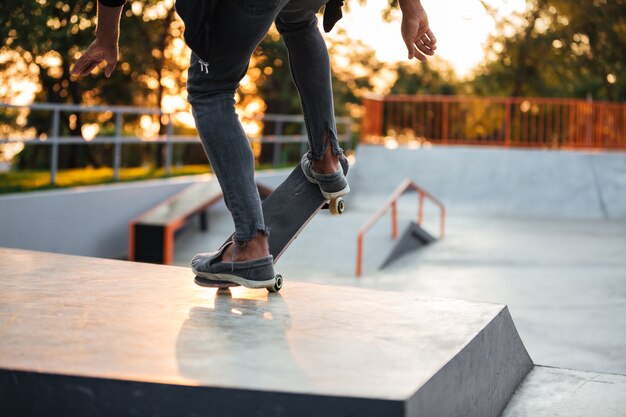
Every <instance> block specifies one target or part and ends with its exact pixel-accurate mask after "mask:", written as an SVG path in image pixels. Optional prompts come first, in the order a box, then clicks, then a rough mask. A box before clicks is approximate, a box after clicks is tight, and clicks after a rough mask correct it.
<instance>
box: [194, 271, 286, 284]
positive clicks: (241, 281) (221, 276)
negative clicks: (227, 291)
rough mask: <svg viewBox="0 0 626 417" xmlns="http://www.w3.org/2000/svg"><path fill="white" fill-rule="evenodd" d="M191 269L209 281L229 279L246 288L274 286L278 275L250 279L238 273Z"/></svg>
mask: <svg viewBox="0 0 626 417" xmlns="http://www.w3.org/2000/svg"><path fill="white" fill-rule="evenodd" d="M191 271H192V272H193V273H194V274H196V275H197V276H199V277H200V278H204V279H207V280H209V281H228V282H233V283H235V284H238V285H241V286H242V287H246V288H269V287H273V286H274V284H276V276H274V277H272V279H268V280H265V281H253V280H248V279H245V278H242V277H240V276H237V275H232V274H225V273H220V274H213V273H210V272H201V271H197V270H196V269H194V268H191Z"/></svg>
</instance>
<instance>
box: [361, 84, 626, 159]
mask: <svg viewBox="0 0 626 417" xmlns="http://www.w3.org/2000/svg"><path fill="white" fill-rule="evenodd" d="M363 105H364V110H365V112H364V117H363V120H362V125H361V143H369V144H386V143H387V144H388V143H389V142H393V143H399V144H403V143H413V142H416V143H418V144H419V143H433V144H450V145H491V146H511V147H513V146H515V147H534V148H567V149H603V150H620V149H621V150H624V149H626V104H622V103H609V102H594V101H591V100H579V99H558V98H530V97H527V98H523V97H471V96H465V97H464V96H411V95H391V96H383V97H373V96H371V97H367V98H365V99H364V100H363Z"/></svg>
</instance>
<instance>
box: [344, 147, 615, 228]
mask: <svg viewBox="0 0 626 417" xmlns="http://www.w3.org/2000/svg"><path fill="white" fill-rule="evenodd" d="M407 177H409V178H411V179H413V180H414V181H415V182H416V183H418V184H420V185H421V186H423V187H424V188H425V189H427V190H429V191H430V192H432V193H433V194H434V195H436V196H437V197H438V198H440V199H441V200H442V201H443V202H444V203H445V204H446V208H447V209H448V210H449V212H450V214H451V215H453V216H454V215H480V216H493V215H497V216H512V217H523V218H532V217H535V218H561V219H563V218H581V219H626V153H624V152H612V153H585V152H573V151H546V150H522V149H504V148H480V147H469V148H468V147H433V148H429V149H426V148H420V149H408V148H402V147H400V148H397V149H387V148H385V147H383V146H368V145H361V146H359V147H358V150H357V164H356V166H355V168H354V170H353V171H352V173H351V177H350V182H351V188H352V189H353V190H354V193H353V196H351V198H352V199H351V200H350V201H347V202H348V203H349V204H355V205H358V206H359V207H372V208H376V207H378V205H380V204H381V202H382V201H383V200H384V197H385V196H386V195H387V194H388V193H389V192H390V190H393V189H394V188H395V187H396V186H397V185H398V184H399V183H400V182H401V181H402V180H403V179H404V178H407Z"/></svg>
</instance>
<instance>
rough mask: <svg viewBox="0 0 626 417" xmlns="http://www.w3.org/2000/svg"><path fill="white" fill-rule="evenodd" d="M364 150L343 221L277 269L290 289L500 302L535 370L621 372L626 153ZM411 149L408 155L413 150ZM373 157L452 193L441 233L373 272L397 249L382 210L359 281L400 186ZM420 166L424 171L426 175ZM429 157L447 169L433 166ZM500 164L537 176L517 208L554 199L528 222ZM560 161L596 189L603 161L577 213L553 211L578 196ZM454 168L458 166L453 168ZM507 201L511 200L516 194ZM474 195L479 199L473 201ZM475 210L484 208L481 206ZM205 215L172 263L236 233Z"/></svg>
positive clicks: (433, 217)
mask: <svg viewBox="0 0 626 417" xmlns="http://www.w3.org/2000/svg"><path fill="white" fill-rule="evenodd" d="M360 152H361V153H360V154H357V164H356V168H355V169H354V170H353V172H352V173H351V174H350V181H351V183H352V184H353V193H352V194H351V195H350V196H349V198H347V199H346V202H347V206H348V207H347V210H346V212H345V213H344V215H342V216H341V217H339V218H336V217H332V216H330V215H329V214H328V213H326V212H321V213H320V214H319V215H318V216H316V217H315V218H314V219H313V220H312V221H311V223H310V224H309V226H308V227H307V228H306V229H305V230H304V231H303V233H302V234H301V235H300V237H299V238H298V239H297V240H296V241H295V242H294V243H293V244H292V246H291V247H290V248H289V249H288V250H287V252H286V253H285V255H284V256H283V258H282V259H281V260H280V262H279V263H278V265H277V270H278V272H280V273H282V274H283V276H284V277H285V279H286V282H287V283H288V282H289V281H290V280H294V281H307V282H320V283H330V284H341V285H352V286H357V287H364V288H376V289H385V290H391V291H401V292H409V293H416V294H420V295H432V296H442V297H450V298H460V299H468V300H476V301H489V302H496V303H503V304H507V305H508V306H509V308H510V310H511V314H512V316H513V319H514V321H515V323H516V325H517V327H518V329H519V332H520V335H521V337H522V340H523V341H524V343H525V344H526V347H527V349H528V351H529V353H530V355H531V357H532V358H533V360H534V361H535V363H537V364H541V365H548V366H555V367H564V368H572V369H579V370H588V371H595V372H611V373H622V374H626V355H625V354H624V352H626V256H624V254H625V253H626V221H625V220H624V219H623V218H622V217H621V214H618V213H621V210H622V209H621V207H622V205H623V198H622V197H623V196H622V197H619V198H616V197H615V196H618V195H622V194H624V195H626V186H625V187H623V186H622V185H623V184H626V180H625V179H626V175H622V174H624V173H623V172H622V168H621V166H622V165H624V166H626V154H613V155H597V156H596V155H585V154H577V153H573V154H572V153H566V152H563V153H557V152H541V151H535V154H533V153H532V151H519V152H518V151H508V150H485V151H480V150H473V149H472V150H464V149H459V150H456V148H455V149H452V150H450V149H449V148H448V149H445V148H444V149H443V150H442V149H438V150H432V153H431V154H426V153H420V152H416V151H407V152H399V151H397V150H396V151H394V152H389V151H386V150H384V149H382V150H375V149H372V148H371V147H364V148H363V151H361V150H360ZM411 152H416V153H415V154H414V155H410V153H411ZM424 152H430V151H424ZM498 152H499V153H500V155H499V154H498ZM382 153H384V155H381V154H382ZM359 155H360V156H359ZM428 155H430V156H428ZM381 158H383V159H385V161H386V162H385V164H387V166H394V167H396V168H398V169H399V170H404V171H406V173H407V175H409V174H411V175H414V177H417V178H421V180H423V181H424V182H430V186H431V188H429V191H431V192H433V194H435V195H436V196H438V197H439V196H441V195H443V196H449V197H448V198H449V200H450V202H449V201H448V200H447V199H443V201H444V203H446V204H447V209H448V212H449V217H448V220H447V228H446V238H445V239H444V240H442V241H439V242H437V243H435V244H433V245H432V246H430V247H428V248H425V249H423V250H421V251H420V252H416V253H414V254H410V255H407V256H406V257H405V258H403V259H400V260H399V261H398V262H397V263H396V264H394V265H392V266H391V267H390V268H388V269H387V270H384V271H378V269H377V267H378V265H380V264H381V263H382V261H383V260H384V258H385V257H386V255H387V254H388V253H389V251H390V250H391V248H392V247H393V241H392V240H391V239H390V237H389V234H390V220H389V215H386V216H385V217H383V218H382V219H381V220H380V221H379V222H378V223H377V225H376V226H375V227H374V228H373V229H372V230H371V231H370V232H368V234H367V236H366V238H365V251H364V255H365V257H364V259H365V263H364V271H365V274H364V276H363V277H362V278H361V279H357V278H355V276H354V273H355V257H356V237H357V232H358V230H359V228H360V227H361V225H363V224H364V223H365V221H366V220H367V219H368V218H369V216H370V215H371V214H372V213H373V212H374V211H375V210H376V209H377V208H378V207H379V206H380V204H381V203H382V202H383V201H384V200H385V199H386V198H387V196H388V195H389V194H391V192H392V191H393V189H394V188H395V185H397V184H396V183H393V184H392V182H393V180H395V179H396V177H397V178H401V177H402V175H401V174H398V173H397V172H396V173H394V174H393V176H392V178H391V179H389V180H387V181H386V182H385V181H382V179H383V178H384V175H383V174H382V173H378V174H377V175H375V177H376V178H375V179H373V180H372V182H371V183H370V182H369V180H368V176H367V175H366V173H367V172H368V170H370V168H371V166H372V165H373V164H372V163H371V162H372V161H376V160H379V159H380V160H382V159H381ZM394 158H395V159H394ZM446 158H447V159H446ZM468 158H469V160H470V161H472V160H473V161H474V163H470V162H469V161H468ZM533 158H538V160H539V161H540V163H539V165H535V166H533V165H532V161H533ZM560 159H563V161H561V160H560ZM411 161H414V163H411ZM433 161H434V162H433ZM481 161H482V162H481ZM603 161H604V162H606V164H604V165H603V163H604V162H603ZM416 162H420V163H428V164H429V165H426V168H424V166H423V164H422V165H420V164H417V165H416ZM435 162H437V163H439V164H442V165H445V166H446V169H439V170H438V169H437V167H436V166H435V165H436V164H435ZM433 164H435V165H433ZM455 164H456V165H455ZM507 164H509V165H510V164H513V165H515V166H516V168H515V169H516V170H522V171H523V170H526V171H528V172H535V174H534V175H533V176H529V177H524V176H520V178H519V179H518V182H523V178H530V180H529V184H521V185H520V184H517V185H516V187H517V188H518V189H519V190H522V191H524V194H525V195H524V196H523V197H524V198H518V200H517V201H522V200H524V201H526V200H530V201H533V200H536V201H538V200H542V201H543V199H544V197H545V196H547V195H551V194H552V193H553V194H555V195H556V196H558V197H554V198H553V199H552V200H546V201H543V204H542V205H541V206H538V208H537V209H536V210H534V211H533V212H532V215H526V210H527V209H528V208H529V207H531V205H529V204H527V203H525V204H524V205H521V206H519V207H517V206H514V205H511V204H510V203H507V204H504V203H505V202H506V201H507V199H506V196H505V197H503V196H502V194H503V193H505V192H506V189H505V187H504V183H503V180H502V178H501V176H497V175H495V174H497V173H498V172H500V174H501V173H502V172H504V171H505V165H507ZM559 164H560V165H561V167H564V168H563V169H565V170H566V171H567V172H569V173H571V174H572V175H574V174H575V173H576V171H577V170H579V171H581V170H584V171H585V175H584V177H585V178H586V179H585V181H588V182H593V178H591V177H593V175H592V174H589V169H590V168H589V166H591V165H594V166H596V167H602V166H604V168H602V169H601V170H600V171H598V172H602V175H599V176H598V177H597V178H596V180H598V179H600V180H598V181H599V182H597V190H596V191H597V192H596V191H594V192H592V193H591V194H589V195H588V196H587V197H585V199H582V200H580V199H579V200H576V199H574V200H572V201H574V202H575V210H574V209H572V208H566V209H561V206H562V205H565V204H568V201H569V200H568V198H569V197H568V196H573V195H575V194H576V193H577V192H578V191H580V186H578V185H576V184H575V182H573V181H572V180H571V178H569V177H568V178H565V176H563V175H562V174H559V175H557V174H556V173H558V172H559V169H558V166H559ZM461 165H462V166H463V167H464V168H463V169H460V168H459V166H461ZM553 165H554V166H553ZM481 166H482V167H483V168H481ZM490 166H491V167H492V168H491V170H490V169H489V167H490ZM360 167H366V168H367V169H363V168H360ZM450 167H452V168H453V170H456V171H459V169H460V171H463V172H466V173H467V172H468V170H470V171H471V172H472V174H471V177H472V179H473V181H474V182H479V183H481V184H483V185H481V186H480V187H478V188H476V186H475V185H473V183H472V184H469V183H467V184H466V182H467V181H466V180H465V179H463V175H462V174H463V172H458V174H459V176H458V177H450V178H451V180H450V181H447V182H446V181H445V177H446V175H445V174H446V172H444V171H447V170H448V168H450ZM616 167H617V168H616ZM609 168H610V169H609ZM618 168H619V169H618ZM541 169H544V171H545V172H544V173H545V175H547V176H549V177H550V178H552V179H554V178H557V177H558V179H559V180H560V181H562V183H558V181H557V182H556V183H551V182H550V181H549V180H546V181H544V182H541V181H539V179H540V177H541V175H540V174H537V173H536V171H538V170H541ZM425 170H426V171H428V170H430V172H432V178H426V177H425V175H426V174H427V172H426V171H425ZM610 170H613V171H611V172H612V176H611V177H610V178H611V179H610V180H606V181H604V180H603V179H602V178H605V177H607V178H608V174H607V175H604V174H605V173H608V172H609V171H610ZM404 171H403V172H404ZM422 171H425V172H422ZM456 171H455V172H456ZM625 172H626V171H625ZM283 175H284V174H283ZM590 175H591V177H589V176H590ZM590 178H591V179H590ZM491 179H493V182H494V184H495V189H494V190H491V191H489V186H488V185H485V184H484V183H488V182H489V181H491ZM279 180H280V175H274V177H272V179H271V181H269V180H268V181H269V182H272V181H273V182H277V181H279ZM531 180H532V181H531ZM464 181H465V182H464ZM420 183H422V182H420ZM450 183H454V184H455V185H451V184H450ZM620 184H622V185H620ZM465 185H467V186H468V187H469V186H472V187H474V191H472V192H470V191H463V192H464V193H465V194H464V195H462V196H461V197H459V196H456V197H453V195H455V194H454V193H453V192H452V191H451V190H457V191H459V192H461V191H460V190H461V189H462V188H463V187H464V186H465ZM373 187H374V188H373ZM539 188H541V189H539ZM552 188H554V190H553V189H552ZM377 190H378V192H377ZM620 190H621V191H620ZM592 191H593V190H592ZM622 192H623V193H622ZM472 193H473V194H472ZM533 193H535V194H533ZM594 193H595V194H594ZM510 194H515V193H514V190H512V191H511V193H510ZM478 195H479V196H480V198H477V199H473V196H478ZM594 196H595V197H594ZM608 196H611V197H610V198H609V197H608ZM596 197H597V198H600V200H602V201H604V202H611V204H610V205H608V206H606V207H611V208H610V209H606V207H605V209H606V210H604V213H605V214H606V213H608V212H610V213H614V214H616V215H617V217H616V218H612V216H606V215H603V214H602V210H601V209H599V208H598V207H600V206H602V204H600V203H598V201H599V200H597V199H596ZM516 198H517V197H516ZM416 207H417V204H416V198H415V195H407V196H404V197H402V199H401V200H400V204H399V213H400V230H401V231H402V230H403V228H404V227H406V225H408V223H409V221H411V220H413V219H414V218H415V213H416ZM481 207H482V208H485V210H482V211H481ZM539 208H540V209H541V210H539ZM211 210H212V211H211V212H210V215H209V219H210V222H211V223H212V228H211V229H210V231H209V232H208V233H206V234H202V233H199V232H197V230H196V229H195V228H193V227H190V228H188V229H187V230H186V231H184V232H183V233H182V234H181V236H180V237H179V238H178V239H177V241H176V248H175V249H176V253H175V264H176V265H182V266H186V265H188V263H189V260H190V259H191V258H192V257H193V255H194V254H195V253H197V252H203V251H208V250H214V249H215V248H217V247H218V246H219V244H221V243H222V241H223V239H224V237H225V236H227V235H228V234H229V233H230V232H231V231H232V228H233V225H232V221H231V220H230V216H229V214H228V212H227V211H226V209H225V207H224V206H223V204H222V205H219V206H217V207H215V208H212V209H211ZM481 212H483V215H480V213H481ZM485 213H486V214H485ZM549 213H552V214H553V216H549V215H548V214H549ZM585 213H587V214H588V215H587V216H586V215H585ZM437 220H438V215H437V212H436V211H435V210H434V209H432V208H429V209H427V210H426V216H425V227H426V229H427V230H430V231H432V232H433V234H436V232H437V230H438V223H437ZM287 285H288V284H287Z"/></svg>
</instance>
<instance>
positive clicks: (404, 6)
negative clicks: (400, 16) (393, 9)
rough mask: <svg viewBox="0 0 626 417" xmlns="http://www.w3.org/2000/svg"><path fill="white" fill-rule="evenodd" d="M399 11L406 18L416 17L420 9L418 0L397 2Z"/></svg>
mask: <svg viewBox="0 0 626 417" xmlns="http://www.w3.org/2000/svg"><path fill="white" fill-rule="evenodd" d="M399 4H400V10H402V13H404V14H406V15H408V16H416V15H417V14H418V12H419V10H421V8H422V4H421V3H420V0H399Z"/></svg>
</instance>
